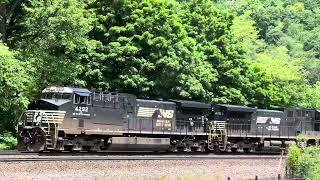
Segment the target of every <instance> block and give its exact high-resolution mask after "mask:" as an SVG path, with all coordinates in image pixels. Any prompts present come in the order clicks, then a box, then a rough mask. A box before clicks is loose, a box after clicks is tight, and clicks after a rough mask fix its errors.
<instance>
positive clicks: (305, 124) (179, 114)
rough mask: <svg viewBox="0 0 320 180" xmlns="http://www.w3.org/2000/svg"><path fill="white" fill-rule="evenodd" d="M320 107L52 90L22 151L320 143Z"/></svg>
mask: <svg viewBox="0 0 320 180" xmlns="http://www.w3.org/2000/svg"><path fill="white" fill-rule="evenodd" d="M319 131H320V112H319V111H318V110H315V109H298V108H282V109H274V110H265V109H258V108H252V107H247V106H238V105H227V104H215V105H211V104H206V103H202V102H195V101H185V100H175V99H168V100H165V101H163V100H148V99H138V98H137V97H136V96H135V95H133V94H127V93H114V92H103V91H99V92H97V91H90V90H88V89H85V88H74V87H56V86H51V87H47V88H45V89H44V90H43V91H42V97H41V99H39V100H37V101H35V102H33V103H31V104H30V105H29V107H28V111H27V112H26V118H25V120H24V121H23V122H22V124H20V125H19V126H18V136H17V138H18V145H17V148H18V150H20V151H29V152H42V151H110V150H124V151H128V150H142V151H143V150H148V151H171V152H177V151H184V152H192V151H198V152H206V151H207V152H208V151H214V152H221V151H225V152H236V151H239V152H252V151H261V150H263V149H266V148H267V149H268V148H269V149H270V148H275V149H280V148H284V149H287V148H288V146H289V145H290V144H292V143H295V141H296V138H297V136H298V135H301V134H302V135H305V136H308V138H309V143H316V140H317V138H318V137H320V134H319Z"/></svg>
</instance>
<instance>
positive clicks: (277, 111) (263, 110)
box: [257, 109, 283, 113]
mask: <svg viewBox="0 0 320 180" xmlns="http://www.w3.org/2000/svg"><path fill="white" fill-rule="evenodd" d="M257 111H260V112H275V113H283V111H279V110H272V109H257Z"/></svg>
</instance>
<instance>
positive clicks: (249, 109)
mask: <svg viewBox="0 0 320 180" xmlns="http://www.w3.org/2000/svg"><path fill="white" fill-rule="evenodd" d="M216 106H218V107H222V108H224V109H226V110H227V111H238V112H255V111H256V110H257V109H256V108H252V107H248V106H239V105H230V104H217V105H216Z"/></svg>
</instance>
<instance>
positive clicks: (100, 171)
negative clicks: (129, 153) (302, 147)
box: [0, 159, 284, 180]
mask: <svg viewBox="0 0 320 180" xmlns="http://www.w3.org/2000/svg"><path fill="white" fill-rule="evenodd" d="M280 167H281V168H280V169H281V170H279V160H277V159H263V160H261V159H249V160H248V159H242V160H234V159H228V160H134V161H127V160H121V161H119V160H109V161H52V162H1V163H0V179H112V180H116V179H143V180H144V179H146V180H149V179H177V178H179V177H180V178H181V177H187V178H186V179H190V177H191V179H197V178H194V177H201V179H216V178H217V179H226V178H227V177H231V179H248V178H251V179H253V178H254V177H255V176H256V175H257V176H259V179H260V178H271V177H277V175H278V174H279V173H281V174H282V175H283V174H284V162H282V165H281V166H280ZM280 171H281V172H280Z"/></svg>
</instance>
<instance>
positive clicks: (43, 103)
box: [28, 99, 68, 110]
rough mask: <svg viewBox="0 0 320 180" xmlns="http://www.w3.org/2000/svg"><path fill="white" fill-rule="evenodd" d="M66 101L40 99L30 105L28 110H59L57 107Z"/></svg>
mask: <svg viewBox="0 0 320 180" xmlns="http://www.w3.org/2000/svg"><path fill="white" fill-rule="evenodd" d="M67 102H68V101H66V100H62V99H41V100H37V101H35V102H33V103H31V104H30V105H29V106H28V109H29V110H59V107H60V106H61V105H63V104H65V103H67Z"/></svg>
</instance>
